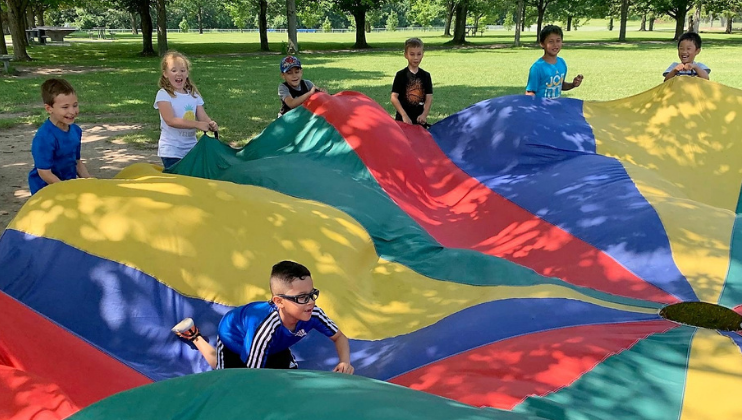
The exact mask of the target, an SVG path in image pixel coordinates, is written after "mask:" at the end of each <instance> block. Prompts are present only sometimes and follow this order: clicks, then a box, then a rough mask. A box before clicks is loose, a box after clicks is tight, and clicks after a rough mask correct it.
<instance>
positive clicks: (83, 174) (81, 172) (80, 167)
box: [76, 159, 92, 178]
mask: <svg viewBox="0 0 742 420" xmlns="http://www.w3.org/2000/svg"><path fill="white" fill-rule="evenodd" d="M76 169H77V176H79V177H80V178H92V176H90V172H88V167H87V166H85V164H84V163H83V162H82V160H80V159H77V165H76Z"/></svg>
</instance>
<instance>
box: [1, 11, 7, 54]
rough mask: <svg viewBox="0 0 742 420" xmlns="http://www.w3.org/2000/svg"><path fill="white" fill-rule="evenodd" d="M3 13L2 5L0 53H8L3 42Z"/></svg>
mask: <svg viewBox="0 0 742 420" xmlns="http://www.w3.org/2000/svg"><path fill="white" fill-rule="evenodd" d="M3 16H5V13H3V9H2V7H0V55H7V54H8V46H7V45H6V44H5V27H4V26H3Z"/></svg>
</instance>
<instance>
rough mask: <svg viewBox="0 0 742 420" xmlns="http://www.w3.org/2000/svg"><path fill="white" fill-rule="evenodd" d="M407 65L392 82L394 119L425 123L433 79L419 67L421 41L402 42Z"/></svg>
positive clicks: (421, 53)
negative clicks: (395, 112) (395, 111)
mask: <svg viewBox="0 0 742 420" xmlns="http://www.w3.org/2000/svg"><path fill="white" fill-rule="evenodd" d="M404 56H405V58H406V59H407V67H405V68H403V69H402V70H400V71H398V72H397V74H396V75H395V76H394V83H393V84H392V98H391V101H392V105H394V108H395V109H396V110H397V115H396V120H397V121H404V122H405V123H407V124H421V125H427V123H428V114H429V113H430V105H432V104H433V81H432V80H431V79H430V73H428V72H427V71H425V70H423V69H421V68H420V62H422V61H423V42H422V40H420V38H410V39H408V40H407V41H405V43H404Z"/></svg>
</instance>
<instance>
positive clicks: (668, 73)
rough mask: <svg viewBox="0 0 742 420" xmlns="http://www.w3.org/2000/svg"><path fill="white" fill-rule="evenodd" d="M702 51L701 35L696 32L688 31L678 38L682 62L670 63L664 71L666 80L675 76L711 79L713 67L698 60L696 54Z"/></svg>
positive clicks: (679, 55) (679, 56) (679, 54)
mask: <svg viewBox="0 0 742 420" xmlns="http://www.w3.org/2000/svg"><path fill="white" fill-rule="evenodd" d="M700 52H701V36H700V35H698V34H697V33H695V32H686V33H684V34H683V35H680V38H679V39H678V58H679V59H680V63H678V62H675V63H672V64H670V67H668V68H667V70H665V72H664V73H662V75H663V76H665V81H668V80H670V79H672V78H673V77H675V76H694V77H700V78H701V79H706V80H709V73H711V69H710V68H708V67H707V66H706V65H705V64H703V63H697V62H696V56H697V55H698V54H699V53H700Z"/></svg>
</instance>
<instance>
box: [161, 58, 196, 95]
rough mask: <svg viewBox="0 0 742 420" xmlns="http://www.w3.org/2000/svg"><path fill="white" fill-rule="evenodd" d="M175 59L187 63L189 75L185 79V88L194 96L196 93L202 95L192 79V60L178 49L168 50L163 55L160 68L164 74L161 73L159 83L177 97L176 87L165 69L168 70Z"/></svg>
mask: <svg viewBox="0 0 742 420" xmlns="http://www.w3.org/2000/svg"><path fill="white" fill-rule="evenodd" d="M174 60H183V64H185V66H186V69H187V70H188V77H186V80H185V86H184V87H185V90H186V92H188V93H189V94H190V95H191V96H193V97H194V98H195V97H196V95H199V96H200V95H201V93H200V92H199V91H198V88H197V87H196V85H195V84H194V83H193V82H192V81H191V61H190V60H188V59H187V58H186V56H184V55H183V54H181V53H179V52H177V51H168V52H166V53H165V55H164V56H162V61H161V62H160V68H161V69H162V74H161V75H160V81H159V82H158V83H157V85H158V86H159V87H160V88H162V89H165V91H166V92H167V93H168V94H169V95H170V96H172V97H173V98H174V97H175V88H174V87H173V85H172V84H170V80H168V78H167V77H166V76H165V71H167V69H168V67H169V64H170V63H171V62H172V61H174Z"/></svg>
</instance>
